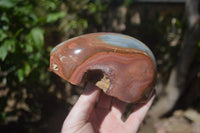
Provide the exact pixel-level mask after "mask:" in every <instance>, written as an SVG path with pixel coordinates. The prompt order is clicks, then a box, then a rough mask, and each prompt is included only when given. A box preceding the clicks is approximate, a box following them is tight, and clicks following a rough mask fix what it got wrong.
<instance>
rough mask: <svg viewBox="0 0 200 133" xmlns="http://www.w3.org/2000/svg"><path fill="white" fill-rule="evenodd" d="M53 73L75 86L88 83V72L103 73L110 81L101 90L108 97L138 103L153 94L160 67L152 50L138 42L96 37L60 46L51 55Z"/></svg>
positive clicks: (113, 36) (110, 35) (111, 35)
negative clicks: (85, 79) (84, 82)
mask: <svg viewBox="0 0 200 133" xmlns="http://www.w3.org/2000/svg"><path fill="white" fill-rule="evenodd" d="M50 69H51V70H52V71H53V72H55V73H56V74H58V75H59V76H60V77H62V78H64V79H65V80H67V81H69V82H70V83H72V84H75V85H79V84H80V83H81V82H82V81H84V79H83V77H84V75H85V73H87V72H88V71H92V70H94V71H95V70H100V71H101V72H102V73H103V74H104V75H106V77H108V78H109V83H110V84H109V85H108V88H106V89H105V88H104V89H103V88H101V89H103V90H104V91H105V93H107V94H108V95H111V96H114V97H117V98H118V99H120V100H122V101H125V102H132V103H134V102H142V101H144V100H145V99H147V98H148V97H149V95H150V93H151V92H152V88H153V85H154V80H155V74H156V63H155V58H154V56H153V54H152V52H151V51H150V50H149V48H148V47H147V46H146V45H144V44H143V43H142V42H140V41H138V40H137V39H135V38H132V37H130V36H127V35H122V34H115V33H93V34H87V35H83V36H79V37H76V38H72V39H70V40H68V41H65V42H63V43H61V44H59V45H57V46H56V47H55V48H54V49H53V50H52V52H51V57H50ZM103 82H104V81H103ZM106 83H108V82H107V81H106Z"/></svg>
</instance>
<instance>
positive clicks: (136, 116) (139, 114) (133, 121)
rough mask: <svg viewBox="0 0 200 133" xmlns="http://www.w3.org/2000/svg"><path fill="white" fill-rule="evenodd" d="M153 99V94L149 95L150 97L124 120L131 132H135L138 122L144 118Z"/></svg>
mask: <svg viewBox="0 0 200 133" xmlns="http://www.w3.org/2000/svg"><path fill="white" fill-rule="evenodd" d="M154 99H155V94H154V95H153V96H152V97H151V99H150V100H149V101H148V102H147V103H145V104H144V105H143V106H142V107H141V108H140V109H137V110H136V111H134V112H133V113H132V114H131V115H130V116H129V118H128V119H127V120H126V122H125V124H126V126H127V128H128V129H129V130H130V131H131V132H134V133H136V132H137V130H138V129H139V126H140V124H141V123H142V121H143V120H144V117H145V115H146V114H147V112H148V110H149V108H150V107H151V105H152V103H153V101H154Z"/></svg>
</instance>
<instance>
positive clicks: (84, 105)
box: [62, 84, 155, 133]
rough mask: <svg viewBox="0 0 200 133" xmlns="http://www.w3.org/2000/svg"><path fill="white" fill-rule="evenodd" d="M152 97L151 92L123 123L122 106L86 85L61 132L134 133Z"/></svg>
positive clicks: (96, 89)
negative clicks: (149, 96)
mask: <svg viewBox="0 0 200 133" xmlns="http://www.w3.org/2000/svg"><path fill="white" fill-rule="evenodd" d="M154 98H155V93H154V94H153V96H152V97H151V98H150V99H149V101H148V102H146V103H144V104H143V105H142V106H141V107H139V108H138V109H135V110H134V111H133V112H132V113H131V114H130V115H129V117H128V118H127V120H126V121H123V120H122V119H121V117H122V114H123V112H124V109H125V105H126V103H125V102H122V101H120V100H118V99H116V98H113V97H111V96H108V95H106V94H105V93H104V92H102V91H101V90H100V89H98V88H97V87H96V86H94V85H91V84H87V86H86V89H85V91H84V93H83V94H82V95H81V96H80V97H79V99H78V101H77V102H76V104H75V105H74V106H73V108H72V110H71V111H70V113H69V114H68V116H67V118H66V119H65V121H64V124H63V127H62V133H136V132H137V131H138V129H139V126H140V124H141V123H142V121H143V120H144V117H145V115H146V114H147V112H148V110H149V108H150V106H151V105H152V103H153V101H154ZM97 101H98V102H97Z"/></svg>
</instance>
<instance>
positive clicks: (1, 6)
mask: <svg viewBox="0 0 200 133" xmlns="http://www.w3.org/2000/svg"><path fill="white" fill-rule="evenodd" d="M188 1H189V2H191V1H190V0H188ZM188 1H187V2H188ZM194 1H195V0H194ZM194 1H193V3H194ZM196 3H197V9H198V10H197V11H196V12H195V13H196V14H195V13H194V14H195V15H196V16H195V15H194V17H197V20H196V19H195V20H194V22H193V21H192V20H191V22H190V16H192V15H191V14H190V11H187V5H188V4H186V3H184V2H172V3H170V2H164V3H162V2H153V3H152V2H139V1H136V0H0V132H26V133H39V132H43V133H44V132H48V133H51V132H52V133H56V132H60V129H61V126H62V123H63V120H64V119H65V117H66V116H67V114H68V112H69V110H70V109H71V107H72V106H73V104H74V103H75V102H76V100H77V98H78V97H79V95H80V94H81V92H82V89H80V88H77V87H75V86H73V85H71V84H69V83H67V82H66V81H64V80H62V79H61V78H59V77H58V76H56V75H55V74H53V73H52V72H50V70H49V55H50V51H51V49H52V48H53V47H54V46H56V45H57V44H59V43H60V42H62V41H64V40H67V39H69V38H72V37H76V36H78V35H82V34H86V33H92V32H118V33H123V34H127V35H130V36H133V37H135V38H137V39H139V40H141V41H143V42H144V43H145V44H147V45H148V46H149V47H150V48H151V50H152V51H153V53H154V55H155V56H156V60H157V65H158V79H157V84H156V89H157V92H158V98H157V100H156V102H157V103H159V101H160V99H162V98H166V97H167V98H170V96H172V97H173V94H176V93H178V95H175V96H174V97H176V98H175V100H174V101H173V100H172V103H170V105H171V107H168V108H167V109H166V110H165V111H163V112H162V113H161V114H159V115H160V116H162V117H160V116H158V117H159V118H158V119H157V120H155V121H154V123H155V124H154V123H151V124H150V125H149V127H148V124H146V125H147V126H146V125H145V124H144V125H143V126H142V128H144V129H145V128H146V129H148V131H150V132H152V133H153V132H158V128H157V126H156V123H158V122H159V123H162V120H163V119H162V118H163V117H164V118H167V119H170V118H171V117H173V116H174V112H177V110H179V114H181V113H180V110H181V111H182V112H184V111H187V110H188V108H190V109H192V111H193V112H195V113H196V115H197V116H199V111H200V102H199V100H200V90H199V89H200V52H199V51H200V35H199V24H200V20H199V18H200V17H199V13H200V6H199V5H200V4H199V2H198V0H196ZM185 7H186V8H185ZM188 9H191V8H190V7H189V8H188ZM188 12H189V15H188ZM188 39H189V40H188ZM191 40H192V41H191ZM188 42H191V44H190V43H188ZM192 44H193V45H192ZM190 45H191V46H192V48H191V47H190ZM181 66H182V67H181ZM182 69H183V70H182ZM173 70H174V71H176V72H177V74H176V79H173V78H172V75H173V73H172V72H173ZM179 70H180V72H179ZM170 79H171V80H173V81H174V82H173V83H174V84H175V85H174V86H176V87H175V88H174V89H173V85H172V87H171V88H172V91H173V90H175V92H172V91H170V89H168V88H167V87H166V86H168V85H169V84H170V83H172V82H169V81H170ZM181 79H182V80H183V81H182V80H181ZM179 80H181V81H179ZM170 85H171V84H170ZM177 88H178V89H177ZM168 90H169V91H168ZM165 100H166V99H165ZM157 106H160V105H159V104H158V105H157ZM155 110H156V109H155ZM129 111H132V110H130V109H129ZM155 112H156V111H155ZM183 114H184V113H183ZM180 116H181V117H183V118H186V119H189V118H188V117H186V116H185V115H180ZM150 117H155V113H154V115H153V116H152V115H150ZM191 121H192V122H193V123H194V122H196V123H197V124H198V123H200V120H199V121H198V120H197V121H194V120H193V119H190V121H189V122H188V123H189V124H188V125H189V126H190V124H192V122H191ZM147 123H148V122H147ZM184 126H185V125H184ZM189 128H190V129H191V127H189ZM166 130H167V129H166ZM191 130H192V129H191ZM185 131H188V130H185ZM140 132H145V130H143V129H140ZM170 133H171V132H170ZM174 133H175V132H174ZM182 133H183V132H182ZM187 133H188V132H187Z"/></svg>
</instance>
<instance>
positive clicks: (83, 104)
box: [67, 84, 100, 121]
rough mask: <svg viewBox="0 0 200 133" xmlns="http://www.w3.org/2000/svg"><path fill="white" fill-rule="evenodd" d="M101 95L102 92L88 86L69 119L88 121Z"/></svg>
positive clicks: (90, 85)
mask: <svg viewBox="0 0 200 133" xmlns="http://www.w3.org/2000/svg"><path fill="white" fill-rule="evenodd" d="M99 94H100V90H99V89H98V88H97V87H96V86H94V85H92V84H87V86H86V88H85V91H84V93H83V94H82V95H81V96H80V97H79V99H78V101H77V102H76V104H75V105H74V107H73V108H72V110H71V111H70V113H69V115H68V117H67V119H68V120H71V119H72V120H73V121H80V120H81V121H82V120H88V119H89V116H90V114H91V112H92V110H93V109H94V106H95V103H96V101H97V100H98V98H99Z"/></svg>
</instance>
